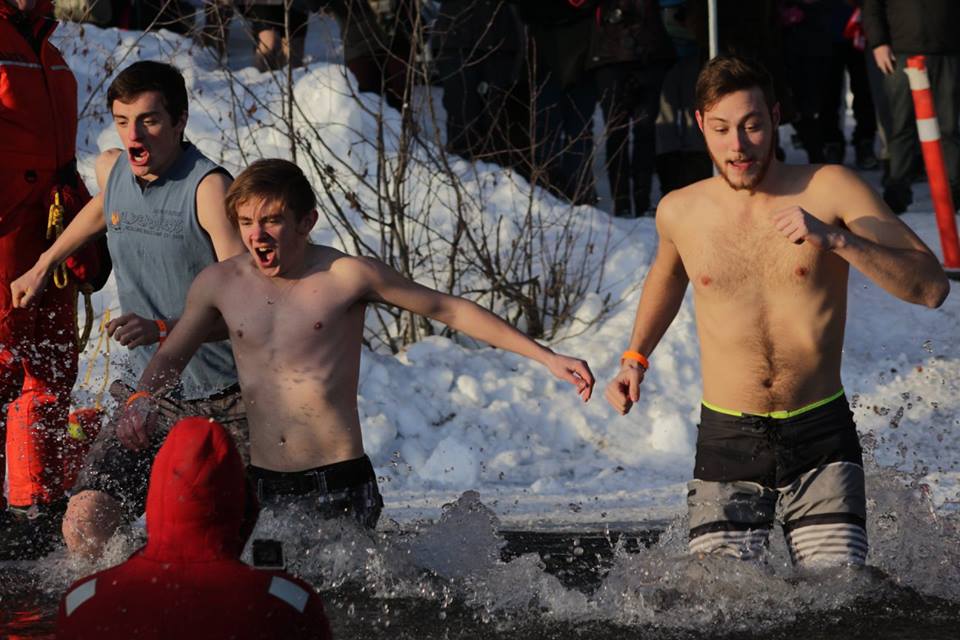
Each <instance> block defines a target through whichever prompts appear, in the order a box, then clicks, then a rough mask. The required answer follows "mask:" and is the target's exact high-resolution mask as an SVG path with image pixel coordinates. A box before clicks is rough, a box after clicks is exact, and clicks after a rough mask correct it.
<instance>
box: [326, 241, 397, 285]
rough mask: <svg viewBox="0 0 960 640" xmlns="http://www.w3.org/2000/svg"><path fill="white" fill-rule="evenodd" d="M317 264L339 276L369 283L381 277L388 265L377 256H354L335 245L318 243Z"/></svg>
mask: <svg viewBox="0 0 960 640" xmlns="http://www.w3.org/2000/svg"><path fill="white" fill-rule="evenodd" d="M316 249H317V250H318V257H317V264H318V266H319V267H320V268H321V269H323V268H326V269H327V270H329V271H330V273H331V274H333V275H335V276H336V277H337V278H342V279H344V280H349V281H351V282H354V283H369V282H371V281H373V280H374V279H376V278H378V277H379V274H380V271H381V270H382V269H384V268H386V265H385V264H384V263H383V262H381V261H380V260H377V259H376V258H367V257H364V256H352V255H350V254H348V253H344V252H342V251H338V250H337V249H334V248H333V247H326V246H322V245H317V247H316Z"/></svg>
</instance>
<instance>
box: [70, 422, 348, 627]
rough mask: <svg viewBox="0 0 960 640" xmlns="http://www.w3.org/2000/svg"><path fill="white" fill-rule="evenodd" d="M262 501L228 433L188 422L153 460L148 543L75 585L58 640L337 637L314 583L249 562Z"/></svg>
mask: <svg viewBox="0 0 960 640" xmlns="http://www.w3.org/2000/svg"><path fill="white" fill-rule="evenodd" d="M255 503H256V499H255V498H253V497H252V496H251V495H249V494H248V491H247V488H246V483H245V481H244V469H243V463H242V462H241V460H240V455H239V454H238V453H237V450H236V448H235V447H234V445H233V442H232V440H231V439H230V436H229V435H228V434H227V432H226V430H224V428H223V427H222V426H220V425H219V424H217V423H216V422H213V421H211V420H209V419H207V418H187V419H185V420H181V421H180V422H179V423H177V425H175V426H174V427H173V429H172V430H171V431H170V434H169V435H168V436H167V440H166V442H165V443H164V445H163V447H162V448H161V449H160V452H159V453H158V454H157V458H156V460H155V461H154V463H153V470H152V472H151V474H150V488H149V491H148V493H147V544H146V546H145V547H144V548H142V549H140V550H139V551H138V552H136V553H135V554H134V555H133V556H131V558H130V559H129V560H127V561H126V562H124V563H123V564H121V565H120V566H117V567H114V568H112V569H107V570H106V571H101V572H100V573H97V574H94V575H93V576H89V577H87V578H84V579H82V580H79V581H77V582H76V583H74V584H73V586H71V587H70V590H69V591H67V593H66V595H65V596H64V598H63V600H62V601H61V602H60V616H59V619H58V621H57V637H58V638H61V639H62V640H72V639H79V638H91V639H96V640H111V639H114V638H116V639H118V640H119V639H120V638H123V639H128V638H137V639H138V640H152V639H157V640H159V639H161V638H177V639H178V640H180V639H189V638H198V639H200V638H204V639H207V638H236V639H245V638H250V639H252V638H291V639H294V640H297V639H305V638H311V639H312V638H317V639H321V640H327V639H329V638H330V637H331V636H330V627H329V624H328V622H327V619H326V616H325V615H324V611H323V603H322V602H321V600H320V597H319V596H318V595H317V594H316V593H315V592H314V590H313V588H312V587H311V586H310V585H308V584H307V583H305V582H303V581H301V580H298V579H297V578H294V577H292V576H290V575H288V574H286V573H283V572H281V571H265V570H261V569H255V568H253V567H250V566H248V565H246V564H244V563H243V562H241V561H240V560H239V556H240V552H241V550H242V548H243V544H244V542H245V541H246V537H247V535H249V532H250V531H251V530H252V523H253V522H254V521H255V519H256V517H255V514H256V507H255ZM250 505H254V507H253V508H252V509H249V508H248V507H249V506H250ZM245 511H246V512H247V513H246V514H245ZM251 515H252V516H253V517H252V518H251V517H250V516H251Z"/></svg>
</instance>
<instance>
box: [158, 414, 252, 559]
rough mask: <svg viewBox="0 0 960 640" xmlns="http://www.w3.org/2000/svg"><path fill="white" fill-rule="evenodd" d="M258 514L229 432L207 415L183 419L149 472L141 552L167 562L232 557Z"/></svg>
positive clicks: (173, 430) (171, 432)
mask: <svg viewBox="0 0 960 640" xmlns="http://www.w3.org/2000/svg"><path fill="white" fill-rule="evenodd" d="M256 513H257V506H256V499H255V498H254V497H253V496H252V495H250V492H248V491H247V485H246V481H245V473H244V468H243V461H242V460H241V459H240V454H239V453H237V449H236V446H235V445H234V443H233V440H232V439H231V437H230V435H229V434H228V433H227V431H226V430H225V429H224V428H223V427H222V426H220V425H219V424H217V423H216V422H213V421H212V420H210V419H208V418H187V419H185V420H181V421H180V422H178V423H177V424H176V425H174V427H173V429H171V430H170V434H169V435H168V436H167V440H166V442H165V443H164V444H163V446H162V447H161V448H160V452H159V453H158V454H157V458H156V460H154V463H153V471H152V472H151V473H150V488H149V490H148V492H147V546H146V548H145V549H144V551H143V556H144V557H147V558H152V559H156V560H163V561H169V562H176V561H197V560H199V561H204V560H212V559H222V558H233V559H236V558H238V557H239V556H240V553H241V551H242V550H243V545H244V544H245V543H246V539H247V537H248V536H249V535H250V532H251V531H252V530H253V524H254V523H255V522H256Z"/></svg>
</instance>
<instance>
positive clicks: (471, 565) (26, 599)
mask: <svg viewBox="0 0 960 640" xmlns="http://www.w3.org/2000/svg"><path fill="white" fill-rule="evenodd" d="M867 481H868V486H867V488H868V496H870V505H869V512H870V515H869V521H868V530H869V532H870V537H871V552H870V562H871V567H869V568H867V569H855V568H849V567H840V568H834V569H829V570H826V569H822V570H817V571H813V570H807V571H805V570H801V569H796V568H794V567H792V566H791V565H790V562H789V559H788V558H789V555H788V553H787V550H786V545H785V544H784V542H783V540H782V536H780V535H778V534H777V533H776V532H774V533H772V534H771V544H770V548H769V550H768V552H767V553H766V556H765V557H764V558H763V559H762V560H761V561H759V562H739V561H735V560H730V559H725V558H713V557H710V558H698V557H693V556H690V555H688V554H687V550H686V529H687V527H686V521H685V517H684V516H682V515H678V516H677V517H676V518H675V519H674V520H673V521H671V522H670V523H668V525H667V526H666V527H665V528H662V529H661V530H659V531H658V532H657V533H656V535H653V536H650V538H648V540H650V539H652V538H656V542H653V543H651V544H650V546H644V545H643V544H639V545H638V544H636V541H637V538H636V537H634V538H630V537H628V536H627V535H622V536H618V535H616V533H615V532H610V531H603V530H599V531H592V532H591V531H580V532H579V533H571V534H569V535H564V536H559V537H558V536H557V535H555V534H554V535H552V536H547V535H545V534H544V535H543V537H542V540H543V541H544V544H543V545H542V546H541V549H540V551H539V552H523V551H528V550H529V549H530V548H531V546H530V544H529V543H530V539H531V536H533V537H534V538H536V536H537V534H536V533H531V532H525V533H524V536H526V537H525V538H524V540H525V541H526V542H525V543H524V544H525V546H524V548H523V549H521V550H520V551H518V548H519V547H518V546H517V540H518V539H519V538H518V537H517V536H516V535H512V534H510V533H509V532H508V533H503V532H501V530H500V522H499V521H498V519H497V517H496V515H495V514H494V513H493V512H492V511H491V510H490V509H489V508H488V507H487V506H486V505H484V504H483V502H482V501H481V499H480V496H479V494H477V493H476V492H472V491H468V492H466V493H464V494H463V495H462V496H461V497H460V498H459V499H458V500H456V501H455V502H453V503H451V504H449V505H446V506H445V507H444V509H443V513H442V515H441V517H440V519H439V520H438V521H436V522H433V523H417V524H416V525H414V526H412V527H406V528H403V529H401V528H400V527H399V526H397V525H396V524H395V523H381V529H380V530H378V531H377V532H376V533H370V532H367V531H364V530H362V529H361V528H360V527H358V526H356V525H354V524H353V523H352V522H350V521H325V522H317V521H316V520H315V519H312V518H310V516H309V514H307V513H298V512H295V511H279V512H273V511H270V510H265V511H264V513H263V514H262V515H261V519H260V522H259V523H258V526H257V530H256V531H255V533H254V537H255V538H273V539H277V540H280V541H282V543H283V546H284V552H285V556H286V558H287V559H288V565H287V568H288V570H289V571H291V572H293V573H295V574H298V575H300V576H302V577H304V578H305V579H307V580H309V581H310V582H311V583H312V584H314V585H316V586H317V587H318V588H319V589H320V590H321V591H322V592H323V593H324V596H325V598H326V600H327V603H328V612H329V614H330V616H331V619H332V623H333V626H334V631H335V635H336V637H359V636H360V635H362V636H363V637H371V638H376V637H387V636H388V635H389V637H390V638H391V639H396V638H397V637H401V638H403V637H410V638H414V637H416V638H441V637H478V638H480V637H483V638H496V637H525V638H527V637H528V638H529V639H535V638H552V637H569V636H571V635H572V636H573V637H579V638H593V637H596V638H603V637H611V636H612V635H623V634H630V635H637V634H638V633H642V635H643V637H645V638H683V637H691V638H693V637H696V638H702V637H737V638H740V637H770V635H771V634H773V635H774V636H777V635H778V634H784V637H786V635H791V636H792V637H796V634H803V635H804V636H806V637H811V638H829V637H832V635H831V634H833V635H835V634H836V633H837V632H839V630H842V629H848V628H854V627H855V628H858V629H860V630H861V631H865V632H867V634H868V635H869V636H871V637H872V638H930V637H944V638H947V637H953V635H952V634H954V633H955V629H956V625H957V624H958V623H960V614H958V613H957V612H956V609H957V606H956V605H957V604H958V603H960V544H958V542H960V526H958V518H957V516H956V514H947V515H944V514H941V513H938V512H937V511H935V510H934V509H933V507H932V505H931V502H930V499H929V491H927V490H926V489H925V488H924V485H922V484H919V483H918V482H917V481H916V480H914V479H912V478H910V477H909V476H906V475H904V474H901V473H897V472H895V471H893V470H890V469H887V468H877V467H876V466H874V465H872V464H871V465H869V467H868V477H867ZM138 540H142V537H141V536H138V535H136V532H134V534H130V533H127V534H124V535H118V536H116V537H115V538H114V539H113V540H112V541H111V543H110V546H109V547H108V552H107V553H108V556H107V559H105V560H104V562H103V563H102V565H101V566H107V565H109V564H113V563H115V562H119V561H120V560H121V559H122V558H123V557H125V556H126V555H127V554H128V553H129V552H130V551H131V550H132V549H133V548H134V547H135V546H136V544H137V543H138ZM548 540H549V541H550V544H549V545H548V544H547V541H548ZM631 540H633V542H634V544H632V545H631V544H630V541H631ZM558 541H559V542H558ZM598 542H603V543H605V544H606V546H604V544H599V545H598V544H597V543H598ZM535 546H536V545H533V548H535ZM548 546H549V547H550V548H549V549H547V547H548ZM598 550H599V551H598ZM247 553H249V551H248V552H247ZM245 559H246V560H247V561H249V560H250V558H249V555H248V556H246V557H245ZM91 569H92V568H91V567H81V566H78V565H76V564H74V563H72V562H71V561H69V560H68V559H67V558H66V557H65V555H64V554H63V553H62V552H61V553H59V554H54V555H52V556H50V557H48V558H45V559H44V560H42V561H39V562H36V563H4V564H2V565H0V604H2V605H3V607H2V608H0V609H2V610H7V611H13V610H18V609H19V610H22V611H21V613H23V611H26V612H27V613H30V612H32V613H31V614H30V615H32V616H33V617H32V618H31V617H30V616H29V615H27V616H26V617H24V615H26V614H23V615H21V617H20V618H18V619H19V620H20V622H18V623H16V624H19V625H20V626H19V627H17V629H18V633H19V634H20V635H21V636H23V637H47V636H48V634H49V633H50V631H51V625H52V620H53V617H54V616H55V609H56V601H57V599H58V598H59V595H60V594H61V593H62V592H63V590H64V589H65V588H66V586H67V584H68V583H69V582H70V581H71V580H72V579H73V578H74V577H75V576H77V575H81V574H84V573H87V572H89V571H90V570H91ZM24 620H27V622H24ZM4 625H5V626H4ZM13 625H14V623H13V622H11V620H9V619H7V618H3V617H0V629H5V630H6V631H8V632H9V631H11V630H12V629H14V628H15V627H14V626H13ZM24 625H26V628H25V629H24V628H22V627H24Z"/></svg>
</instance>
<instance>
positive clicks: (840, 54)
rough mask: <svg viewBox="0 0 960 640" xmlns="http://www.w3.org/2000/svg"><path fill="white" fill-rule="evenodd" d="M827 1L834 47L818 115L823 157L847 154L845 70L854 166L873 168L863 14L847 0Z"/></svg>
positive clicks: (873, 122) (836, 159)
mask: <svg viewBox="0 0 960 640" xmlns="http://www.w3.org/2000/svg"><path fill="white" fill-rule="evenodd" d="M827 4H828V6H829V9H830V34H831V37H832V40H833V50H832V55H831V59H830V67H829V68H828V69H827V70H826V78H827V82H826V83H825V84H826V86H825V87H824V90H823V95H822V97H821V104H820V116H819V119H820V129H821V131H822V135H823V145H824V146H823V152H824V159H825V160H826V161H827V162H832V163H836V164H842V163H843V159H844V156H845V155H846V153H845V151H846V140H845V139H844V135H843V114H845V113H846V100H844V95H845V94H844V90H843V89H844V83H843V76H844V72H846V74H847V77H848V78H849V79H850V92H851V93H852V94H853V117H854V120H855V121H856V128H855V129H854V130H853V138H852V140H851V143H852V145H853V149H854V152H855V154H856V156H855V157H856V166H857V168H858V169H865V170H872V169H876V168H877V167H878V166H879V162H878V160H877V156H876V154H875V153H874V149H873V148H874V144H875V142H876V135H877V114H876V108H875V106H874V104H873V97H872V96H871V93H870V81H869V80H868V78H867V62H866V56H865V53H864V46H865V44H866V42H865V39H864V38H863V35H862V22H861V21H860V19H861V17H862V14H861V12H860V9H859V8H857V7H854V6H853V4H851V3H850V2H849V1H848V0H828V2H827ZM858 34H859V35H858Z"/></svg>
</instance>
